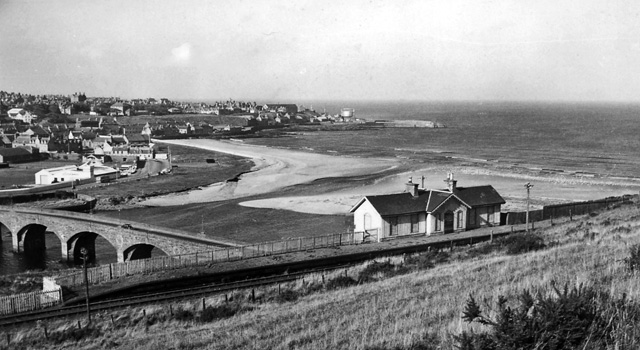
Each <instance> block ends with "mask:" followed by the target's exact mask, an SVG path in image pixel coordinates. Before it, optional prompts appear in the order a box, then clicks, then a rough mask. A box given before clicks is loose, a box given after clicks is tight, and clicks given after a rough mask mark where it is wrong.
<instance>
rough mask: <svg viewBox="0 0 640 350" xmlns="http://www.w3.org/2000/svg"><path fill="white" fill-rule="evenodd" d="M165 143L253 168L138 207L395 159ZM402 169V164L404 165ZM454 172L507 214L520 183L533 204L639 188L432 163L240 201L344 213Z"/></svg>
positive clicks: (251, 189)
mask: <svg viewBox="0 0 640 350" xmlns="http://www.w3.org/2000/svg"><path fill="white" fill-rule="evenodd" d="M163 142H166V143H170V144H179V145H183V146H192V147H199V148H204V149H209V150H212V151H217V152H224V153H230V154H235V155H238V156H243V157H248V158H251V159H252V161H253V162H254V163H255V167H254V168H253V169H252V171H251V172H250V173H247V174H244V175H242V176H241V177H240V180H239V181H238V182H228V183H217V184H213V185H211V186H208V187H206V188H204V189H203V190H198V191H191V192H189V193H187V194H173V195H168V196H162V197H156V198H152V199H149V200H147V201H145V202H142V203H141V204H143V205H152V206H166V205H177V204H187V203H202V202H214V201H221V200H227V199H234V198H243V197H247V196H250V195H255V194H263V193H270V192H275V191H277V190H278V189H281V188H284V187H286V186H291V185H296V184H301V183H307V182H310V181H313V180H316V179H320V178H331V177H336V178H337V177H343V176H357V175H363V174H373V173H379V172H382V171H384V170H389V169H393V168H394V167H397V166H398V165H399V164H400V163H399V162H400V161H401V160H398V159H375V158H373V159H372V158H357V157H345V156H330V155H324V154H315V153H308V152H301V151H294V150H286V149H278V148H268V147H264V146H255V145H248V144H244V143H241V142H233V141H216V140H171V141H163ZM405 165H406V164H405ZM449 171H452V172H454V173H455V174H456V179H457V180H458V185H459V186H477V185H487V184H490V185H492V186H493V187H494V188H496V190H498V192H499V193H500V194H501V195H502V196H503V197H504V198H505V199H506V200H507V205H505V206H504V208H505V209H507V210H522V209H523V208H524V207H525V198H526V191H525V190H524V184H525V183H526V182H532V183H533V184H534V188H533V189H532V199H533V200H534V202H536V203H538V205H537V206H536V205H534V208H535V207H539V206H540V204H550V203H560V202H568V201H579V200H590V199H600V198H604V197H608V196H617V195H622V194H627V193H638V190H639V189H640V185H639V184H638V183H637V182H633V181H624V180H623V181H613V182H612V181H609V180H606V179H602V180H595V179H584V178H578V177H571V176H541V175H532V174H522V173H516V172H509V171H507V170H504V169H491V168H483V167H469V166H464V167H462V166H461V167H446V168H445V167H442V166H439V165H438V164H433V165H428V166H425V165H424V164H419V165H416V169H415V170H412V171H410V172H402V173H397V174H393V175H387V176H381V177H380V178H379V179H377V180H376V181H375V183H373V184H370V185H366V186H365V185H363V186H355V187H353V188H351V189H347V190H341V191H337V192H331V193H326V194H319V195H307V196H290V197H276V198H268V199H260V200H251V201H246V202H242V203H240V204H241V205H244V206H249V207H256V208H272V209H284V210H292V211H297V212H304V213H313V214H338V215H339V214H345V213H347V212H348V211H349V209H350V208H351V206H353V205H354V204H355V203H356V202H357V201H358V200H359V199H360V198H362V197H363V196H365V195H375V194H385V193H394V192H399V191H402V190H403V189H404V183H405V182H407V180H408V178H409V177H412V178H413V180H414V182H418V183H419V182H421V176H425V177H426V179H425V180H424V186H425V187H426V188H444V187H445V184H444V182H443V180H444V178H445V177H446V174H447V172H449Z"/></svg>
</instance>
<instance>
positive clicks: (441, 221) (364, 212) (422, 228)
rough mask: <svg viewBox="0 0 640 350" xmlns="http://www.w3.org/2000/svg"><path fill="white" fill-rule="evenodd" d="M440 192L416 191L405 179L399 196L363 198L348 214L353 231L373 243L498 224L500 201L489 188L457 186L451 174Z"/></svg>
mask: <svg viewBox="0 0 640 350" xmlns="http://www.w3.org/2000/svg"><path fill="white" fill-rule="evenodd" d="M445 181H446V182H447V184H448V188H447V189H444V190H426V189H419V188H418V184H415V183H413V182H412V181H411V179H409V182H408V183H407V184H406V189H405V191H404V192H402V193H395V194H385V195H376V196H365V197H364V198H362V199H361V200H360V201H358V203H356V205H354V206H353V207H352V208H351V210H350V211H349V212H351V213H353V214H354V217H353V220H354V225H355V230H354V231H355V232H363V233H364V234H365V236H366V235H370V236H372V237H375V240H377V241H382V240H384V239H387V238H390V237H395V236H404V235H427V236H428V235H432V234H447V233H453V232H460V231H465V230H469V229H472V228H479V227H483V226H497V225H500V207H501V205H502V204H504V203H505V201H504V199H503V198H502V197H501V196H500V194H498V192H497V191H496V190H495V189H494V188H493V187H492V186H491V185H485V186H474V187H457V186H456V185H457V181H456V180H454V179H453V174H449V176H448V177H447V179H446V180H445Z"/></svg>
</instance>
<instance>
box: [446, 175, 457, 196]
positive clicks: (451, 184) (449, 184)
mask: <svg viewBox="0 0 640 350" xmlns="http://www.w3.org/2000/svg"><path fill="white" fill-rule="evenodd" d="M444 182H446V183H447V187H448V189H449V192H452V193H453V191H454V190H455V189H456V183H457V182H458V181H457V180H454V179H453V173H449V175H447V179H446V180H444Z"/></svg>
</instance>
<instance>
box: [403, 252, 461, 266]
mask: <svg viewBox="0 0 640 350" xmlns="http://www.w3.org/2000/svg"><path fill="white" fill-rule="evenodd" d="M449 257H450V255H449V253H447V252H445V251H435V250H430V251H427V252H424V253H421V254H417V255H409V256H407V257H406V258H405V259H404V263H405V265H408V266H411V267H414V268H417V269H421V270H426V269H431V268H433V267H434V266H435V265H436V264H439V263H443V262H446V261H448V260H449Z"/></svg>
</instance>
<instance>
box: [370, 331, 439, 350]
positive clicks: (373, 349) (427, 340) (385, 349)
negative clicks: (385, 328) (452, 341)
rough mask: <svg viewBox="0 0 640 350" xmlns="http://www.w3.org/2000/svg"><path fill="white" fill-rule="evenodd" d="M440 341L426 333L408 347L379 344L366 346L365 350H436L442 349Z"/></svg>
mask: <svg viewBox="0 0 640 350" xmlns="http://www.w3.org/2000/svg"><path fill="white" fill-rule="evenodd" d="M441 348H442V347H441V346H440V340H439V339H438V336H437V335H436V334H429V333H425V334H424V335H423V336H422V337H421V338H420V339H417V340H414V341H413V342H412V343H410V344H409V345H407V346H401V345H395V346H390V345H387V344H384V343H383V344H379V345H373V346H366V347H365V350H436V349H441Z"/></svg>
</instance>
